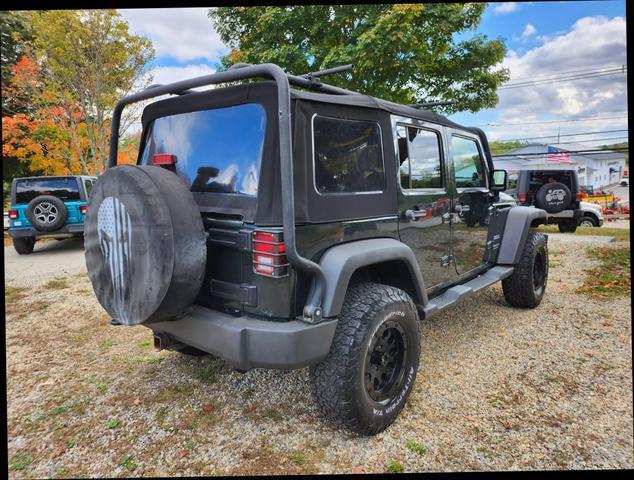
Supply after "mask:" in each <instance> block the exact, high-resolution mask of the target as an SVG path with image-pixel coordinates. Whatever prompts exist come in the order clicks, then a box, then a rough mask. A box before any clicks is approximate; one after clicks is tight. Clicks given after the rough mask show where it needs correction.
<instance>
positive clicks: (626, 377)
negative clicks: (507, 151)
mask: <svg viewBox="0 0 634 480" xmlns="http://www.w3.org/2000/svg"><path fill="white" fill-rule="evenodd" d="M599 244H601V245H611V244H613V243H611V242H610V238H609V237H582V236H564V235H559V234H554V235H551V236H550V238H549V246H550V251H551V270H550V278H549V285H548V289H547V293H546V297H545V299H544V301H543V302H542V304H541V305H540V307H538V308H537V309H536V310H520V309H513V308H510V307H508V306H507V305H506V303H505V302H504V298H503V296H502V291H501V287H500V286H499V285H496V286H495V287H493V288H490V289H488V290H487V291H485V292H482V293H481V294H479V295H477V296H475V297H472V298H471V299H469V300H467V302H468V304H463V305H462V307H458V308H453V309H450V310H448V311H446V312H443V313H441V314H439V315H437V316H435V317H433V318H432V319H430V320H428V321H426V322H424V326H423V330H422V332H423V346H422V355H421V365H420V372H419V376H418V379H417V382H416V385H415V387H414V390H413V392H412V396H411V397H410V400H409V402H408V404H407V406H406V408H405V409H404V410H403V412H402V413H401V415H400V417H399V418H398V420H397V421H396V423H395V424H394V425H392V426H391V427H390V428H388V429H387V430H386V431H385V432H383V433H381V434H379V435H377V436H376V437H373V438H360V437H356V436H354V435H352V434H350V433H348V432H346V431H343V430H337V429H334V428H332V427H330V426H329V425H327V424H325V423H324V422H323V421H322V420H321V418H320V417H319V414H318V411H317V407H316V405H315V403H314V402H313V400H312V397H311V393H310V385H309V382H308V371H307V369H302V370H297V371H290V372H277V371H266V370H252V371H250V372H248V373H246V374H240V373H237V372H234V371H232V370H230V369H229V368H228V367H227V365H226V364H225V363H224V362H222V361H221V360H218V359H215V358H213V357H211V356H208V357H202V358H195V357H186V356H183V355H181V354H178V353H175V352H165V351H164V352H160V353H155V352H153V350H152V345H151V335H150V333H151V332H150V330H148V329H146V328H145V327H142V326H138V327H123V326H119V327H113V326H111V325H110V324H109V318H108V316H107V315H106V314H105V312H104V311H103V310H102V309H101V307H100V306H99V304H98V303H97V301H96V299H95V297H94V294H93V292H92V289H91V286H90V282H89V280H88V278H87V276H86V274H85V267H84V266H83V252H82V251H81V249H80V247H77V246H76V247H75V250H73V248H72V247H68V250H67V251H66V253H67V254H68V255H69V256H68V257H64V256H63V254H59V255H58V258H59V259H62V258H65V259H73V258H75V257H76V258H77V259H79V258H81V262H79V261H78V260H77V261H76V262H75V263H73V260H69V264H68V265H67V267H65V268H67V270H66V273H60V272H61V270H59V269H49V268H48V267H47V268H41V269H40V268H39V266H40V265H41V264H40V263H39V262H37V263H35V262H33V263H30V262H31V260H32V259H33V260H34V259H36V258H38V257H42V258H44V256H43V255H32V256H29V257H19V258H18V257H17V256H16V257H15V258H11V256H9V255H8V254H7V250H8V249H7V248H5V266H6V273H5V279H7V281H8V288H7V290H6V292H5V300H6V313H7V320H6V341H7V359H8V366H7V369H8V375H7V382H8V392H7V393H8V429H9V456H10V458H9V466H10V472H9V473H10V475H11V477H12V478H32V477H68V476H73V477H78V476H89V477H100V476H156V475H161V476H185V475H215V474H226V475H236V474H266V473H268V474H272V473H289V474H290V473H317V472H321V473H331V472H333V473H334V472H341V473H345V472H361V471H364V472H385V471H388V470H393V471H394V470H399V466H400V465H402V466H403V468H404V471H406V472H409V471H464V470H517V469H522V470H526V469H587V468H632V467H634V459H633V453H632V451H633V440H632V439H633V436H634V435H633V431H632V357H631V350H632V348H631V319H630V317H631V304H630V299H629V298H616V299H612V300H610V301H605V300H593V299H591V298H588V297H586V296H584V295H581V294H578V293H576V292H575V290H576V288H577V287H578V286H579V285H580V283H581V282H582V281H583V270H584V269H585V268H588V267H590V266H592V265H594V263H593V262H595V261H594V260H590V259H589V258H588V257H587V255H586V253H585V252H586V249H587V248H589V247H592V246H593V245H599ZM56 261H57V260H56ZM37 272H39V275H36V273H37ZM56 276H57V277H56ZM467 307H468V308H467ZM414 442H415V443H414ZM408 444H409V447H408Z"/></svg>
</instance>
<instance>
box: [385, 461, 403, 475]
mask: <svg viewBox="0 0 634 480" xmlns="http://www.w3.org/2000/svg"><path fill="white" fill-rule="evenodd" d="M387 471H388V472H389V473H403V472H404V471H405V467H403V464H402V463H401V462H399V461H398V460H391V461H390V463H388V464H387Z"/></svg>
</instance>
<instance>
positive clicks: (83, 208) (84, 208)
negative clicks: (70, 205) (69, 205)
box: [79, 205, 88, 215]
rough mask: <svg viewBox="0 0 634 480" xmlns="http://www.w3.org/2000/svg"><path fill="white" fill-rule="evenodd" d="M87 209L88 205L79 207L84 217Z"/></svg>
mask: <svg viewBox="0 0 634 480" xmlns="http://www.w3.org/2000/svg"><path fill="white" fill-rule="evenodd" d="M87 208H88V206H87V205H82V206H81V207H79V211H80V212H81V214H82V215H86V209H87Z"/></svg>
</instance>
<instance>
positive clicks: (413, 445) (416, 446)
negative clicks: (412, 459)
mask: <svg viewBox="0 0 634 480" xmlns="http://www.w3.org/2000/svg"><path fill="white" fill-rule="evenodd" d="M405 444H406V445H407V448H409V449H410V450H411V451H412V452H414V453H418V454H419V455H425V454H426V453H427V448H425V447H423V446H422V445H421V444H420V443H418V442H415V441H414V440H407V441H406V442H405Z"/></svg>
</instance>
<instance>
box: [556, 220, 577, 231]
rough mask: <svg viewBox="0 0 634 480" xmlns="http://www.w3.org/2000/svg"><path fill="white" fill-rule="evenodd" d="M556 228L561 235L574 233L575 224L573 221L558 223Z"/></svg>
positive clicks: (575, 229)
mask: <svg viewBox="0 0 634 480" xmlns="http://www.w3.org/2000/svg"><path fill="white" fill-rule="evenodd" d="M557 228H559V231H560V232H561V233H574V232H576V231H577V224H576V222H575V221H574V220H572V221H570V222H560V223H558V224H557Z"/></svg>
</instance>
